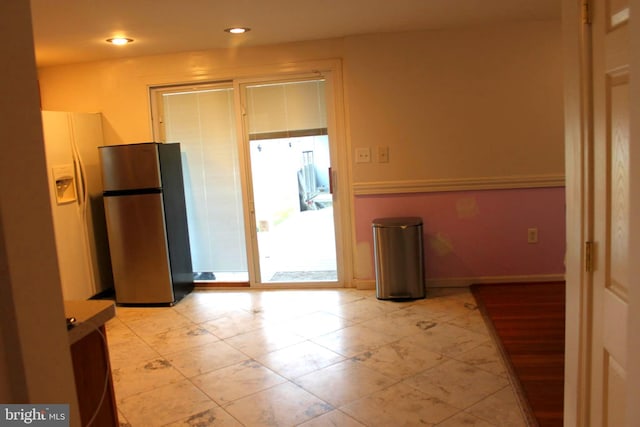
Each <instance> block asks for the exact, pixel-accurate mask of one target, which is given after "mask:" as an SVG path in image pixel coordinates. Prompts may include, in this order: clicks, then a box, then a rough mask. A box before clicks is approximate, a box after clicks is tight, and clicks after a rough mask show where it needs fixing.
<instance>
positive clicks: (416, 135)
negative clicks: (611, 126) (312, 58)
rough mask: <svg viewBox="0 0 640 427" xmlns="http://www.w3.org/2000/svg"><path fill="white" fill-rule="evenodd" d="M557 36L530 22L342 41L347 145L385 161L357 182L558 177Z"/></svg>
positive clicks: (359, 169) (554, 26) (554, 27)
mask: <svg viewBox="0 0 640 427" xmlns="http://www.w3.org/2000/svg"><path fill="white" fill-rule="evenodd" d="M560 37H561V33H560V23H559V22H533V23H518V24H514V25H509V26H504V27H489V28H487V27H485V28H474V29H465V30H451V31H434V32H424V33H405V34H397V35H393V36H387V35H371V36H362V37H352V38H349V39H347V40H346V43H345V69H346V72H345V73H346V74H347V75H346V77H345V81H346V82H347V85H348V86H347V94H348V100H349V108H348V109H349V114H350V126H351V143H352V146H353V147H354V148H357V147H371V152H372V154H374V153H375V151H376V150H375V147H376V146H378V145H383V146H388V147H389V158H390V162H389V163H388V164H379V163H375V162H374V163H370V164H358V165H356V166H355V168H354V172H353V180H354V182H367V181H393V180H411V179H426V180H429V179H458V178H478V177H492V176H511V175H539V174H561V173H562V172H563V136H564V134H563V122H562V121H563V112H562V68H561V62H562V61H561V54H562V52H561V42H560V41H561V38H560ZM374 157H375V155H374Z"/></svg>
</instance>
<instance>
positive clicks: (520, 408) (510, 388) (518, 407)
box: [463, 382, 527, 427]
mask: <svg viewBox="0 0 640 427" xmlns="http://www.w3.org/2000/svg"><path fill="white" fill-rule="evenodd" d="M506 389H509V391H511V393H515V391H514V389H513V385H512V384H511V382H509V384H507V385H506V386H504V387H502V388H500V389H498V390H496V391H495V392H493V393H491V394H489V395H488V396H486V397H484V398H482V399H480V400H478V401H477V402H475V403H474V404H472V405H469V406H468V407H467V408H465V409H464V410H463V411H464V412H465V413H467V414H470V415H473V416H474V417H477V418H480V419H481V420H483V421H486V422H488V423H489V424H494V423H493V421H491V420H489V419H487V418H484V417H482V416H481V415H478V414H472V413H471V412H469V409H471V408H473V407H474V406H476V405H478V404H480V403H482V402H484V401H485V400H487V399H490V398H491V397H493V396H495V395H497V394H499V393H502V392H503V391H504V390H506ZM515 399H516V397H515V396H514V400H515ZM515 407H516V408H517V410H518V414H519V415H520V416H521V418H522V421H523V423H525V424H526V422H525V420H526V419H527V418H526V415H525V413H524V412H523V409H522V407H521V406H520V405H519V404H517V403H516V404H515ZM498 427H502V426H498Z"/></svg>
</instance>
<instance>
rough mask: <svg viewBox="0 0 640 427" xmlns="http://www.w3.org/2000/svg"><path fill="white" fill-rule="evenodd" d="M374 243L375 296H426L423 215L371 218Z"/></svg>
mask: <svg viewBox="0 0 640 427" xmlns="http://www.w3.org/2000/svg"><path fill="white" fill-rule="evenodd" d="M372 226H373V247H374V252H375V267H376V297H377V298H378V299H418V298H424V297H425V292H426V290H425V281H424V262H423V245H422V219H421V218H417V217H403V218H377V219H374V220H373V224H372Z"/></svg>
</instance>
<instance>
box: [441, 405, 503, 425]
mask: <svg viewBox="0 0 640 427" xmlns="http://www.w3.org/2000/svg"><path fill="white" fill-rule="evenodd" d="M461 414H464V415H469V416H472V417H475V418H478V419H479V420H481V421H484V422H485V423H487V424H489V425H491V426H492V427H508V426H500V425H496V424H494V423H492V422H491V421H488V420H485V419H484V418H482V417H479V416H477V415H475V414H470V413H469V412H467V411H466V410H464V409H462V410H460V411H458V412H456V413H455V414H452V415H451V416H449V417H447V418H445V419H444V420H442V421H440V422H438V423H437V424H434V426H433V427H440V426H442V425H444V424H445V423H446V422H447V421H449V420H451V419H453V418H455V417H457V416H458V415H461Z"/></svg>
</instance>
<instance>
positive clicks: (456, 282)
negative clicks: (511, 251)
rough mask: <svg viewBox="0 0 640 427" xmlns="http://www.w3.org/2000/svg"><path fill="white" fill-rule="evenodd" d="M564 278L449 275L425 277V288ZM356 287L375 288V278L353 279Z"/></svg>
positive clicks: (549, 275) (553, 275) (554, 276)
mask: <svg viewBox="0 0 640 427" xmlns="http://www.w3.org/2000/svg"><path fill="white" fill-rule="evenodd" d="M562 280H564V274H531V275H518V276H516V275H514V276H480V277H450V278H442V279H427V288H464V287H468V286H471V285H473V284H476V283H478V284H480V283H511V282H513V283H526V282H558V281H562ZM353 283H354V285H355V288H356V289H360V290H370V289H375V288H376V281H375V279H354V280H353Z"/></svg>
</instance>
